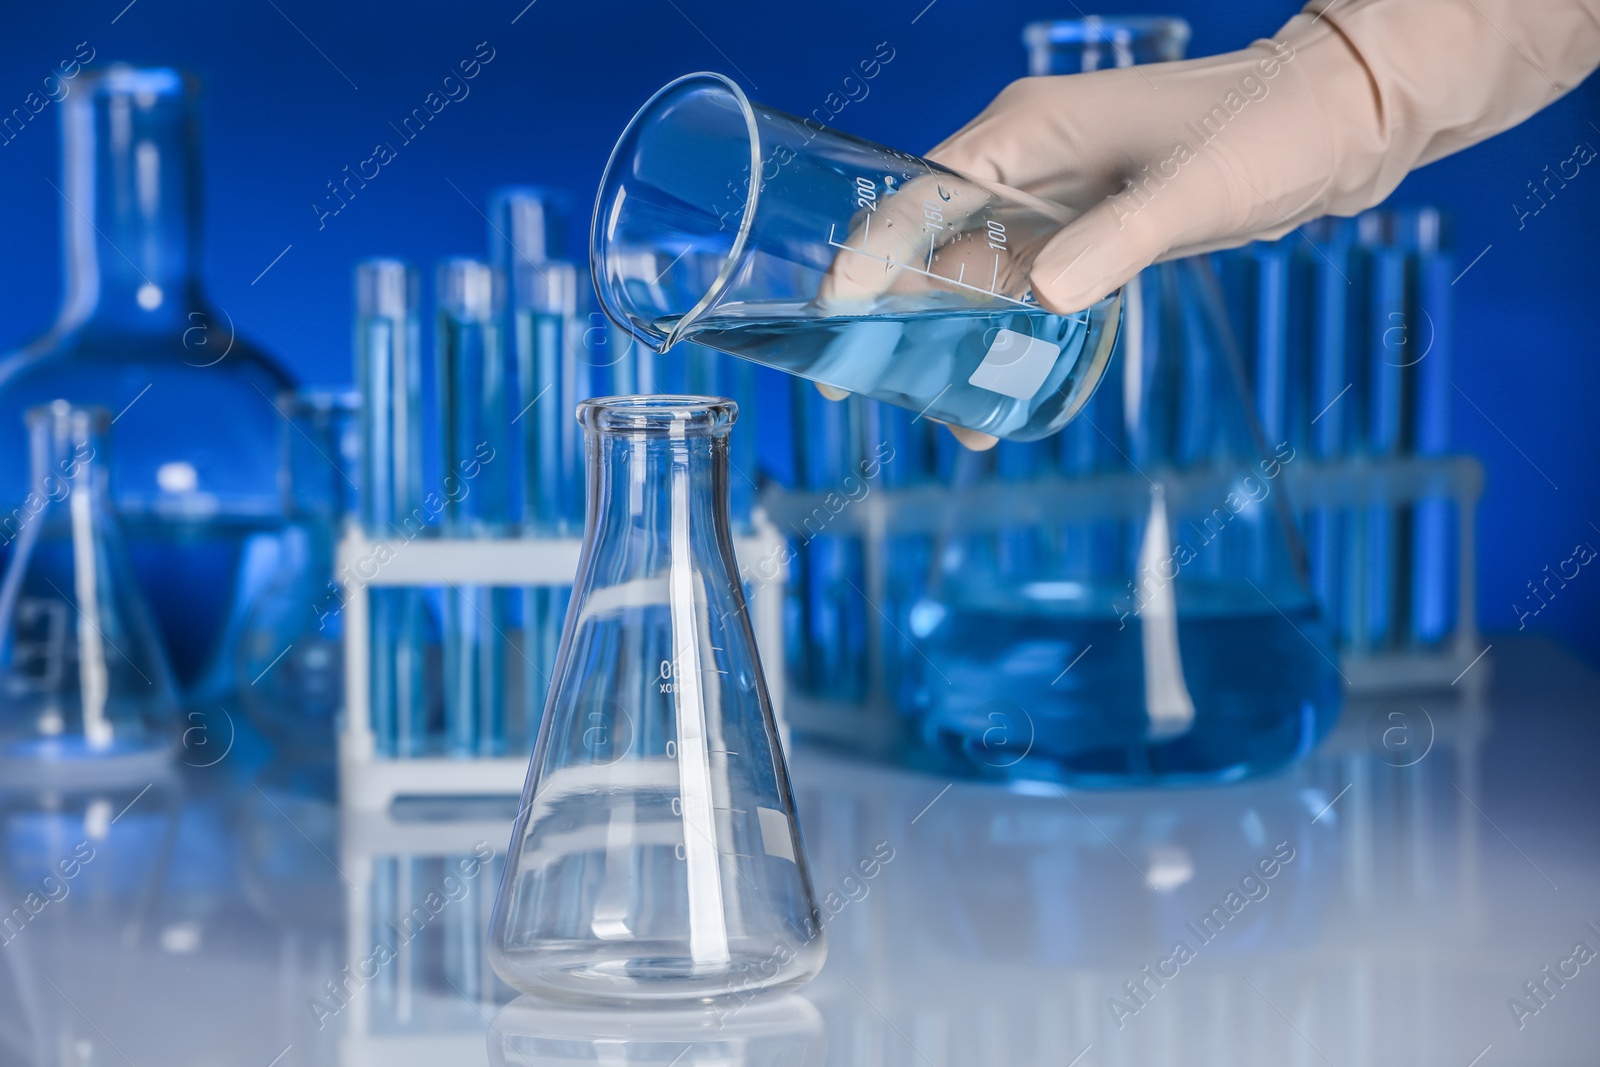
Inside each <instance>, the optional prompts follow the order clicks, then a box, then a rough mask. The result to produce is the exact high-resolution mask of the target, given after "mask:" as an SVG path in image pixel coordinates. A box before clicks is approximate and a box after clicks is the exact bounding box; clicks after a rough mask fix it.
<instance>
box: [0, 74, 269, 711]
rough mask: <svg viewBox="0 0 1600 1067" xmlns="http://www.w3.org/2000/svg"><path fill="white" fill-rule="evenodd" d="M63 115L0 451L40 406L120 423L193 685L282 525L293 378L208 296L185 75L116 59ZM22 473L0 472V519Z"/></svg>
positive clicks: (168, 612)
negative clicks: (243, 572)
mask: <svg viewBox="0 0 1600 1067" xmlns="http://www.w3.org/2000/svg"><path fill="white" fill-rule="evenodd" d="M59 108H60V110H61V133H62V138H61V140H62V165H61V180H60V185H59V187H58V190H57V191H58V192H59V193H60V194H61V199H62V205H61V218H62V232H63V241H64V249H65V299H64V301H63V304H62V308H61V312H60V315H59V317H58V319H57V321H56V324H55V326H54V327H52V328H51V330H50V332H49V333H48V334H46V335H45V336H44V337H41V338H39V339H38V340H37V341H34V342H33V343H31V344H29V345H28V346H27V347H25V348H23V349H22V350H20V351H18V352H15V353H12V354H10V355H8V356H5V357H4V358H0V455H13V456H19V457H20V456H21V455H23V454H24V449H25V447H26V441H25V439H24V438H23V435H22V415H23V412H25V411H26V410H28V409H29V408H32V407H34V406H37V405H39V404H44V403H49V402H50V401H53V400H57V399H66V400H69V401H71V402H72V403H74V404H84V405H96V406H99V407H104V408H105V409H107V410H108V411H110V412H111V413H112V414H113V416H114V417H115V418H116V420H117V427H118V441H119V443H118V447H117V449H116V455H115V460H114V462H115V464H116V469H115V470H114V471H113V472H112V478H111V482H112V486H113V491H114V492H115V494H116V501H115V503H116V508H117V512H118V515H119V516H120V519H121V522H122V527H123V531H124V533H125V535H126V538H127V544H128V555H129V559H130V560H131V562H132V565H133V573H134V575H135V577H136V578H137V580H138V582H139V584H140V586H141V587H142V588H143V590H144V592H145V596H146V598H147V599H148V602H149V604H150V606H151V610H152V612H153V614H154V617H155V619H156V622H157V624H158V625H159V627H160V630H161V632H162V634H163V635H164V638H165V643H166V645H167V647H168V649H169V651H170V654H171V657H172V663H173V666H174V668H175V671H176V675H177V678H178V681H179V682H180V683H183V684H185V685H187V684H189V683H190V682H191V681H192V680H193V679H194V678H195V677H196V675H197V674H198V672H199V670H200V668H201V667H202V665H203V664H205V663H206V662H207V661H208V657H210V658H211V659H212V660H215V659H216V656H215V654H214V650H215V646H216V645H217V643H218V640H219V635H220V634H221V633H222V631H223V627H224V620H225V619H226V618H227V617H228V615H229V613H230V612H231V611H235V610H238V607H239V606H238V605H237V604H235V603H233V601H234V600H235V590H236V588H237V587H238V584H239V583H238V582H237V581H236V577H237V573H238V571H239V568H240V565H241V558H242V554H243V550H244V547H245V545H246V544H247V542H249V541H250V540H251V539H252V538H255V537H258V536H260V535H261V534H262V532H263V531H264V530H271V529H273V528H275V527H276V525H277V524H278V522H280V521H281V516H282V510H281V505H280V497H279V493H278V482H277V478H278V466H277V453H276V441H277V422H278V414H277V412H276V411H275V410H274V408H273V401H274V400H275V398H276V397H277V396H278V394H279V393H280V392H282V391H283V390H284V389H286V388H289V387H290V386H292V385H293V383H292V382H291V381H290V379H289V377H288V375H287V374H286V373H285V372H284V371H283V370H282V369H281V368H280V367H279V366H278V365H277V364H276V363H274V362H273V361H272V360H271V359H270V358H269V357H268V356H267V355H265V354H264V353H262V352H261V351H260V350H259V349H257V348H255V347H253V346H252V345H250V344H249V343H247V342H246V341H245V340H244V339H243V338H241V337H238V336H236V334H235V329H234V323H233V320H232V317H231V316H230V315H229V314H228V312H227V309H225V308H218V307H215V306H213V305H211V304H210V303H208V302H207V301H206V299H205V297H204V296H203V294H202V291H201V285H200V278H199V261H200V166H199V162H200V157H199V145H198V141H197V116H196V106H195V91H194V84H193V82H192V81H189V80H187V79H186V78H185V77H184V76H182V75H181V74H179V73H178V72H177V71H173V70H168V69H161V68H154V69H146V68H137V67H129V66H123V65H116V66H112V67H108V68H106V69H104V70H101V71H86V72H84V74H83V75H82V76H81V78H80V79H79V80H78V82H77V85H76V87H75V89H74V91H73V92H72V93H71V95H69V96H67V97H65V98H64V99H63V100H62V101H61V103H60V104H59ZM26 475H27V471H26V468H25V466H24V465H23V464H22V463H16V464H5V465H3V466H0V502H3V508H4V509H10V508H12V507H14V506H15V505H16V504H17V502H18V501H20V500H21V499H22V497H23V495H24V494H25V493H26V492H27V489H28V486H27V484H26ZM224 658H225V659H226V662H227V664H228V665H230V666H231V664H232V659H231V658H228V657H224Z"/></svg>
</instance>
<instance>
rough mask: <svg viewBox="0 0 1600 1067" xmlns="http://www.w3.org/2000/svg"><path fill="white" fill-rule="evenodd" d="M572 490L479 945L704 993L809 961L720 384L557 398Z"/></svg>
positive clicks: (553, 975)
mask: <svg viewBox="0 0 1600 1067" xmlns="http://www.w3.org/2000/svg"><path fill="white" fill-rule="evenodd" d="M578 412H579V419H580V420H581V421H582V423H583V426H584V430H585V434H586V438H587V442H586V443H587V458H588V476H589V490H588V510H587V515H586V522H585V528H584V548H583V555H582V559H581V562H580V564H579V567H578V575H577V579H576V583H575V585H574V588H573V596H572V602H571V606H570V607H569V608H568V611H567V621H566V626H565V628H564V630H563V631H562V634H561V650H560V652H559V654H558V656H557V660H556V671H555V676H554V679H553V681H552V684H551V689H550V697H549V700H548V702H547V703H546V705H545V712H544V719H543V722H542V724H541V726H540V732H539V739H538V742H537V744H536V746H535V748H534V753H533V760H532V763H531V765H530V767H529V770H528V781H527V785H526V786H525V788H524V790H523V796H522V808H521V811H520V812H519V813H518V816H517V820H516V824H515V827H514V829H513V831H512V839H511V845H510V849H509V852H508V856H507V861H506V870H505V878H504V880H503V881H502V883H501V886H500V895H499V898H498V899H497V900H496V902H495V911H494V919H493V922H492V925H491V928H490V935H489V951H490V960H491V962H492V963H493V965H494V969H495V971H496V972H497V973H498V974H499V975H500V977H501V978H503V979H505V981H506V982H507V983H509V984H510V985H512V986H513V987H515V988H517V989H519V990H521V991H523V992H528V993H535V994H539V995H544V996H553V997H557V998H569V999H584V1000H603V1001H620V1002H627V1001H670V1000H685V999H688V1000H717V999H722V998H728V997H742V996H748V995H749V994H751V993H753V992H754V991H757V990H765V989H775V988H781V987H788V986H793V985H798V984H799V983H801V982H803V981H806V980H807V979H809V978H810V977H811V976H812V975H813V974H815V973H816V971H817V969H818V968H819V967H821V966H822V960H823V957H824V955H825V951H824V947H823V941H822V937H821V926H820V922H819V916H818V913H817V909H816V904H815V900H814V898H813V896H812V891H811V884H810V878H809V876H808V874H807V869H806V858H805V854H804V852H803V850H802V848H801V844H800V834H799V829H798V827H797V825H796V823H795V814H794V802H793V798H792V797H791V795H790V788H789V775H788V771H787V769H786V767H785V764H784V759H783V753H782V751H781V749H780V748H779V741H778V734H777V729H776V727H775V725H774V722H773V714H772V704H771V701H770V700H769V698H768V695H767V688H766V683H765V681H764V680H763V677H762V672H761V664H760V661H759V660H758V658H757V654H756V645H755V639H754V636H753V634H752V631H751V628H750V622H749V618H748V613H747V610H746V606H745V601H744V593H743V589H742V587H741V585H740V582H739V578H738V573H739V572H738V566H737V564H736V562H735V560H734V555H733V542H732V534H731V532H730V528H729V521H728V461H727V438H728V432H729V430H730V429H731V428H732V425H733V421H734V417H735V414H736V408H735V406H734V404H733V403H732V402H731V401H727V400H721V399H713V398H707V397H690V396H638V397H612V398H606V399H600V400H588V401H585V402H584V403H582V404H580V405H579V407H578Z"/></svg>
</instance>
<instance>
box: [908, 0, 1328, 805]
mask: <svg viewBox="0 0 1600 1067" xmlns="http://www.w3.org/2000/svg"><path fill="white" fill-rule="evenodd" d="M1186 29H1187V28H1186V27H1184V26H1183V25H1182V24H1181V22H1178V21H1177V20H1161V19H1156V20H1150V19H1137V20H1128V21H1126V22H1124V21H1121V20H1116V19H1090V20H1084V21H1082V22H1074V23H1066V24H1061V23H1057V24H1051V25H1049V26H1045V27H1030V29H1029V31H1028V33H1027V35H1026V39H1027V40H1028V41H1029V42H1030V44H1032V45H1033V46H1034V49H1035V52H1034V57H1033V61H1032V64H1031V66H1032V69H1033V70H1034V71H1035V72H1037V73H1043V72H1046V71H1048V72H1053V73H1060V72H1063V71H1064V70H1068V69H1086V68H1090V67H1092V66H1094V65H1096V64H1101V65H1118V66H1126V65H1128V64H1129V63H1131V62H1132V61H1133V59H1134V58H1136V57H1149V58H1169V59H1171V58H1178V57H1179V53H1180V52H1181V47H1182V43H1183V41H1184V40H1185V39H1186V38H1187V32H1186ZM1040 50H1046V51H1047V53H1048V54H1046V55H1045V56H1043V57H1041V55H1040ZM1124 298H1125V300H1126V315H1125V320H1124V323H1123V330H1122V337H1121V344H1120V355H1119V364H1120V365H1117V364H1114V365H1113V368H1112V371H1111V372H1110V373H1108V374H1107V375H1106V377H1105V380H1104V381H1103V383H1102V385H1101V388H1100V389H1099V391H1098V392H1097V393H1096V394H1095V396H1094V397H1093V399H1092V400H1090V402H1089V403H1088V405H1087V406H1086V407H1085V409H1084V411H1083V413H1082V415H1081V416H1080V418H1079V419H1078V421H1077V422H1076V423H1075V424H1073V425H1071V426H1069V427H1068V428H1067V430H1066V432H1065V433H1064V434H1063V435H1062V437H1061V460H1060V464H1061V469H1062V473H1063V480H1062V481H1061V482H1060V483H1059V484H1058V485H1057V486H1056V488H1055V489H1054V490H1052V491H1051V492H1050V493H1048V494H1044V493H1040V494H1034V495H1032V496H1031V497H1030V498H1029V499H1028V500H1022V499H1020V498H1019V497H1018V496H1017V494H1016V492H1015V489H1014V488H1010V487H1007V486H1006V485H1004V484H1003V483H1001V484H992V483H987V484H984V483H973V484H970V485H967V486H965V487H964V488H963V487H962V486H961V485H960V484H959V480H958V485H957V487H956V489H955V491H954V493H953V496H952V500H951V503H950V505H949V507H950V511H951V520H950V522H949V523H948V524H947V530H948V533H947V535H946V536H945V539H944V543H943V544H942V546H941V548H940V550H939V560H938V563H939V566H938V570H937V572H936V577H935V580H934V582H933V584H932V586H931V587H930V591H929V595H928V597H927V598H926V599H925V600H924V602H922V603H921V604H919V605H917V607H916V608H914V609H913V612H912V627H913V635H914V636H915V637H917V638H919V639H921V640H922V641H924V642H925V643H924V645H923V651H924V652H925V654H926V656H927V660H928V661H929V667H928V669H926V670H924V671H923V674H922V676H923V685H922V688H921V694H920V697H921V703H922V709H923V711H922V713H923V715H924V718H923V723H922V731H923V737H924V739H925V740H926V742H927V743H929V744H930V745H931V746H933V747H934V748H935V749H936V750H939V751H942V752H944V753H946V754H947V755H949V756H951V757H953V758H954V759H955V760H956V761H957V762H958V763H960V764H961V765H962V766H964V767H968V768H970V769H971V770H973V771H974V772H975V773H979V774H987V775H996V776H1000V777H1013V776H1020V777H1030V778H1046V779H1055V780H1060V781H1065V782H1069V783H1072V784H1076V785H1088V786H1127V785H1142V784H1175V783H1180V782H1197V781H1227V780H1235V779H1238V778H1242V777H1246V776H1249V775H1252V774H1258V773H1262V772H1265V771H1268V770H1271V769H1274V768H1276V767H1279V766H1282V765H1283V764H1285V763H1287V762H1288V761H1290V760H1292V759H1295V758H1297V757H1299V756H1301V755H1303V754H1304V753H1305V752H1307V751H1309V749H1310V747H1311V746H1312V745H1313V744H1315V742H1316V741H1317V740H1318V739H1320V738H1321V737H1322V736H1323V735H1324V734H1325V733H1326V732H1327V730H1328V729H1329V728H1330V727H1331V725H1332V722H1333V719H1334V717H1335V716H1336V714H1337V711H1338V707H1339V703H1340V685H1341V682H1340V678H1339V675H1338V670H1339V669H1338V666H1337V664H1336V662H1335V659H1334V655H1335V653H1334V652H1333V647H1332V642H1331V639H1330V635H1329V633H1328V630H1327V627H1326V626H1325V624H1324V622H1323V619H1322V615H1321V612H1320V611H1319V609H1318V607H1317V604H1316V601H1315V599H1314V598H1313V597H1312V595H1311V592H1310V589H1309V586H1308V584H1307V578H1306V572H1305V559H1304V552H1303V549H1302V546H1301V544H1300V541H1299V536H1298V531H1297V530H1296V528H1295V526H1294V523H1293V518H1292V513H1291V511H1290V509H1289V506H1288V501H1287V497H1286V494H1285V487H1284V484H1283V479H1282V478H1281V475H1282V473H1283V470H1284V468H1285V467H1286V466H1287V465H1289V464H1291V463H1293V462H1294V461H1295V460H1296V459H1297V458H1301V457H1304V452H1303V450H1297V449H1296V448H1295V447H1294V446H1293V445H1292V444H1290V443H1289V442H1288V441H1287V440H1284V441H1282V442H1279V441H1268V440H1266V439H1264V437H1263V435H1262V431H1261V428H1260V424H1259V422H1258V421H1257V419H1256V410H1255V405H1254V403H1253V402H1252V399H1251V397H1250V394H1249V383H1248V378H1247V374H1246V369H1245V365H1244V360H1243V357H1242V355H1241V353H1240V352H1239V349H1238V344H1237V341H1236V339H1235V337H1234V335H1233V332H1232V328H1231V326H1230V324H1229V322H1228V319H1227V314H1226V309H1225V307H1224V305H1223V300H1222V290H1221V287H1220V285H1219V283H1218V282H1217V279H1216V277H1215V274H1214V272H1213V268H1212V264H1211V262H1210V260H1209V259H1208V258H1206V257H1197V258H1194V259H1189V260H1180V261H1176V262H1173V263H1164V264H1158V265H1157V266H1155V267H1153V268H1151V269H1150V270H1148V271H1146V272H1145V273H1144V274H1142V275H1141V276H1140V277H1139V278H1138V279H1136V280H1135V281H1134V282H1132V283H1130V284H1129V285H1128V286H1127V287H1125V289H1124ZM1306 458H1308V457H1306ZM1306 458H1301V462H1305V461H1306ZM967 462H968V463H973V462H977V461H976V460H968V461H967ZM1021 523H1031V524H1035V525H1039V526H1047V527H1054V529H1053V530H1052V531H1051V536H1052V538H1056V539H1058V545H1059V550H1052V551H1050V552H1047V553H1043V554H1039V553H1033V552H1028V553H1024V554H1023V557H1022V558H1018V557H1017V555H1016V553H1014V552H1011V551H1007V550H1005V540H1004V538H1003V537H1001V536H1000V534H1001V532H1002V531H1003V530H1004V529H1005V528H1006V527H1008V526H1016V525H1020V524H1021Z"/></svg>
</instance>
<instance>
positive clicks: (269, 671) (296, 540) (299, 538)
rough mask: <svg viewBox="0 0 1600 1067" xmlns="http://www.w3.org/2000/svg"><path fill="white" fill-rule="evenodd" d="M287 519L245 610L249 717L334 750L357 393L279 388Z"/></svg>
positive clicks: (291, 740) (301, 748)
mask: <svg viewBox="0 0 1600 1067" xmlns="http://www.w3.org/2000/svg"><path fill="white" fill-rule="evenodd" d="M278 409H279V410H280V411H281V412H282V413H283V429H282V432H281V435H280V436H281V441H282V450H283V451H282V455H283V477H284V490H285V493H286V496H287V501H286V510H287V512H288V522H287V523H286V524H285V525H284V529H283V534H282V536H280V537H279V538H278V544H279V552H278V557H277V559H276V560H275V564H276V566H275V567H274V572H275V575H276V577H275V580H274V581H273V583H272V585H271V586H270V587H268V589H267V590H266V591H265V592H264V593H263V594H262V595H261V596H260V597H259V598H257V600H256V601H255V603H254V604H253V605H252V606H251V608H250V611H249V613H248V614H247V615H246V617H245V622H244V632H243V634H242V635H241V638H240V640H239V642H238V645H237V655H238V657H239V662H238V668H237V671H236V673H237V675H238V676H239V677H240V678H243V679H244V680H245V682H246V684H245V685H243V686H241V687H240V689H239V694H240V698H241V700H242V702H243V704H244V708H245V711H246V712H248V713H249V715H250V717H251V720H252V721H253V722H255V723H256V725H257V726H259V727H261V729H262V730H263V731H264V732H265V733H266V734H267V735H268V736H269V737H271V738H272V739H273V741H275V742H276V743H277V744H279V745H280V746H282V747H284V748H285V749H288V750H289V751H290V752H292V753H296V754H302V755H317V756H328V755H331V754H332V752H333V741H334V736H333V730H334V717H335V715H337V713H338V711H339V709H340V707H342V706H343V704H344V645H343V633H344V624H343V619H344V616H343V612H342V611H340V610H339V609H340V606H341V601H340V600H339V598H338V597H337V596H336V595H335V593H334V591H333V590H331V589H330V586H331V585H332V584H333V581H334V553H335V550H336V548H337V546H338V541H339V538H340V536H341V535H342V534H343V533H344V531H345V526H346V524H347V522H348V521H349V520H350V519H351V517H352V516H353V513H354V511H355V508H356V504H357V501H356V490H355V482H354V479H353V475H354V473H355V469H356V465H357V462H358V460H357V455H358V450H359V447H360V433H359V431H360V415H361V399H360V394H358V393H355V392H353V391H349V390H334V389H301V390H298V391H296V392H293V393H285V394H284V395H283V396H281V397H279V398H278Z"/></svg>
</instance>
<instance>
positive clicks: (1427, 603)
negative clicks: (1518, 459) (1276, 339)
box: [1409, 208, 1458, 646]
mask: <svg viewBox="0 0 1600 1067" xmlns="http://www.w3.org/2000/svg"><path fill="white" fill-rule="evenodd" d="M1411 226H1412V228H1413V241H1414V248H1415V255H1416V262H1415V264H1414V265H1413V282H1412V285H1413V293H1412V305H1413V309H1412V311H1411V312H1410V313H1409V318H1410V320H1411V331H1410V332H1411V344H1412V345H1413V346H1414V347H1415V349H1416V351H1413V353H1412V355H1411V357H1410V361H1409V362H1410V364H1411V371H1412V373H1413V374H1414V375H1415V382H1416V387H1415V390H1414V392H1413V396H1414V398H1415V412H1414V419H1415V429H1414V435H1413V441H1414V447H1415V450H1416V452H1417V454H1418V455H1423V456H1437V455H1443V454H1444V453H1445V452H1446V451H1447V450H1448V449H1449V447H1450V379H1451V371H1452V365H1451V364H1452V358H1451V357H1452V355H1453V349H1454V338H1453V336H1452V334H1451V328H1452V307H1451V300H1450V294H1451V293H1452V292H1453V290H1452V289H1451V287H1450V283H1451V280H1452V279H1453V278H1454V277H1455V266H1456V264H1455V257H1454V256H1453V255H1451V253H1450V251H1449V249H1448V248H1447V247H1445V239H1444V232H1443V222H1442V220H1441V218H1440V216H1439V212H1438V211H1437V210H1435V209H1433V208H1423V209H1420V210H1419V211H1417V212H1416V213H1415V215H1414V216H1412V218H1411ZM1451 507H1452V505H1451V503H1450V502H1449V501H1448V500H1444V499H1430V500H1424V501H1422V502H1420V503H1419V504H1418V505H1417V509H1416V533H1415V538H1414V542H1413V545H1412V553H1413V559H1414V561H1415V562H1414V565H1413V570H1412V583H1413V585H1412V633H1411V641H1412V642H1413V643H1415V644H1419V645H1423V646H1429V645H1436V644H1438V643H1439V642H1441V641H1443V640H1444V638H1445V637H1446V635H1447V634H1448V633H1449V632H1450V631H1451V630H1452V629H1453V628H1454V624H1455V614H1456V610H1457V605H1456V604H1455V603H1454V590H1455V582H1454V577H1455V573H1456V571H1455V553H1456V551H1458V546H1456V544H1455V534H1454V531H1455V526H1454V523H1453V521H1452V515H1451Z"/></svg>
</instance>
